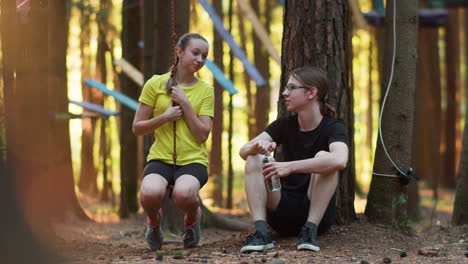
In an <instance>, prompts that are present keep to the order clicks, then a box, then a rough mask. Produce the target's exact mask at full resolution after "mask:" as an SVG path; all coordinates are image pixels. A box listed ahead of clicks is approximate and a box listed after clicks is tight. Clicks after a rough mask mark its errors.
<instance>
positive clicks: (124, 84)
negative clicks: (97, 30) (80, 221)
mask: <svg viewBox="0 0 468 264" xmlns="http://www.w3.org/2000/svg"><path fill="white" fill-rule="evenodd" d="M139 2H140V0H124V1H123V6H122V57H123V58H124V59H126V60H127V61H128V62H129V63H131V64H132V65H134V66H135V67H137V68H138V67H139V66H140V65H141V56H140V55H141V53H140V52H138V51H139V47H138V42H139V41H140V39H141V35H140V33H141V21H140V10H141V8H140V5H139ZM120 83H121V85H120V86H121V91H122V93H124V94H126V95H127V96H129V97H131V98H133V99H135V100H137V99H138V96H139V95H140V91H141V88H140V87H139V86H138V85H137V84H135V83H134V82H133V81H132V80H130V78H129V77H127V75H125V74H121V75H120ZM120 112H121V115H120V120H121V121H120V175H121V176H120V177H121V184H120V187H121V192H120V210H119V215H120V217H122V218H126V217H128V216H129V214H131V213H136V212H137V211H138V199H137V196H138V179H139V178H140V177H139V175H138V166H137V162H138V158H137V157H138V154H137V137H135V136H134V135H133V133H132V124H133V116H134V111H133V110H132V109H129V108H128V107H121V109H120Z"/></svg>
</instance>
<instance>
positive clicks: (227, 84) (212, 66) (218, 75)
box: [205, 59, 237, 95]
mask: <svg viewBox="0 0 468 264" xmlns="http://www.w3.org/2000/svg"><path fill="white" fill-rule="evenodd" d="M205 65H206V67H207V68H208V70H210V71H211V73H212V74H213V76H214V78H215V80H216V81H217V82H218V83H219V84H220V85H221V86H222V87H223V88H224V90H226V91H228V92H229V94H230V95H234V94H236V93H237V89H236V87H235V86H234V84H233V83H232V81H231V80H229V79H228V78H227V77H226V76H225V75H224V73H223V71H222V70H221V69H220V68H219V67H218V65H216V63H214V61H211V60H209V59H206V62H205Z"/></svg>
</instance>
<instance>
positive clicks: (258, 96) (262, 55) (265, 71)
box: [250, 0, 272, 135]
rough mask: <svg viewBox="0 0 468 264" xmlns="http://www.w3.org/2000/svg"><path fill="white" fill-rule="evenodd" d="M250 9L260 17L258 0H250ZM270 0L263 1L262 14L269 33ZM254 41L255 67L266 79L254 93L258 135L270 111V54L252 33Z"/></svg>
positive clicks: (265, 123) (264, 125)
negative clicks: (265, 82) (264, 83)
mask: <svg viewBox="0 0 468 264" xmlns="http://www.w3.org/2000/svg"><path fill="white" fill-rule="evenodd" d="M250 2H251V6H252V9H253V10H255V11H256V12H255V14H256V15H257V17H259V18H261V17H262V12H260V11H261V10H260V5H259V0H251V1H250ZM271 6H272V3H271V1H265V8H264V9H263V16H264V17H265V28H266V29H267V32H268V33H270V20H271ZM252 36H253V41H254V58H255V67H257V69H258V71H259V72H260V74H261V75H262V76H263V77H264V78H265V80H267V84H266V85H264V86H262V87H258V86H257V91H256V93H255V104H254V116H255V131H254V134H255V135H259V134H260V133H261V132H263V130H264V129H265V127H266V126H267V125H268V116H269V113H270V84H269V80H270V63H269V61H270V56H269V55H268V52H267V50H266V49H265V46H264V45H263V44H262V42H261V41H260V39H259V38H258V37H257V34H255V33H252Z"/></svg>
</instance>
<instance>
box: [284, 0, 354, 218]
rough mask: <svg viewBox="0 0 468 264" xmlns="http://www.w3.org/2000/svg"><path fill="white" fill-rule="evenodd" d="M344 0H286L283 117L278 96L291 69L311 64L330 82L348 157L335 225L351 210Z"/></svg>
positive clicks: (349, 98)
mask: <svg viewBox="0 0 468 264" xmlns="http://www.w3.org/2000/svg"><path fill="white" fill-rule="evenodd" d="M349 24H350V23H349V11H348V4H347V1H344V0H341V1H332V2H330V1H325V0H317V1H305V0H303V1H286V3H285V12H284V31H283V42H282V57H281V72H282V74H281V89H280V94H279V95H280V96H279V102H278V116H284V115H286V114H287V113H286V107H285V104H284V98H283V97H282V96H281V93H282V92H283V90H284V87H285V86H286V83H287V81H288V74H289V72H290V71H291V70H293V69H295V68H297V67H300V66H303V65H312V66H317V67H319V68H322V69H323V70H324V71H325V72H326V73H327V75H328V79H329V81H330V91H329V99H330V104H331V105H332V106H333V107H335V108H336V110H337V113H338V118H339V119H341V120H343V121H344V122H345V123H346V125H347V126H348V136H349V149H350V150H351V151H350V157H349V163H348V166H347V167H346V169H344V170H343V171H342V172H341V173H340V175H341V176H340V181H339V184H338V190H337V207H338V217H337V222H338V223H340V224H344V223H349V222H351V221H353V220H354V219H355V217H356V216H355V211H354V185H355V168H354V141H353V137H354V132H353V131H354V130H353V103H352V94H353V92H352V87H350V85H349V68H350V62H351V61H350V51H351V46H350V44H351V42H350V35H349V34H350V29H349Z"/></svg>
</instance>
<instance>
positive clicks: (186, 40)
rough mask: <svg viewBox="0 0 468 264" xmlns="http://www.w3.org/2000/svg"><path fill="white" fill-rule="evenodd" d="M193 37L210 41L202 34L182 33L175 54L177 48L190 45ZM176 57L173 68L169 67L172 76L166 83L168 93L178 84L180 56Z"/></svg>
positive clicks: (182, 48)
mask: <svg viewBox="0 0 468 264" xmlns="http://www.w3.org/2000/svg"><path fill="white" fill-rule="evenodd" d="M191 39H201V40H203V41H204V42H206V43H208V41H207V40H206V39H205V38H204V37H203V36H202V35H200V34H197V33H186V34H184V35H182V36H181V37H180V38H179V40H178V41H177V44H176V46H175V48H174V54H176V50H177V49H181V50H185V48H186V47H187V45H188V43H189V42H190V40H191ZM175 57H176V59H175V62H174V64H173V65H172V66H171V68H170V69H169V70H170V72H171V76H170V78H169V80H167V83H166V92H167V94H170V93H171V87H172V86H174V85H176V84H177V82H176V76H177V65H178V64H179V57H178V56H175Z"/></svg>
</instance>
